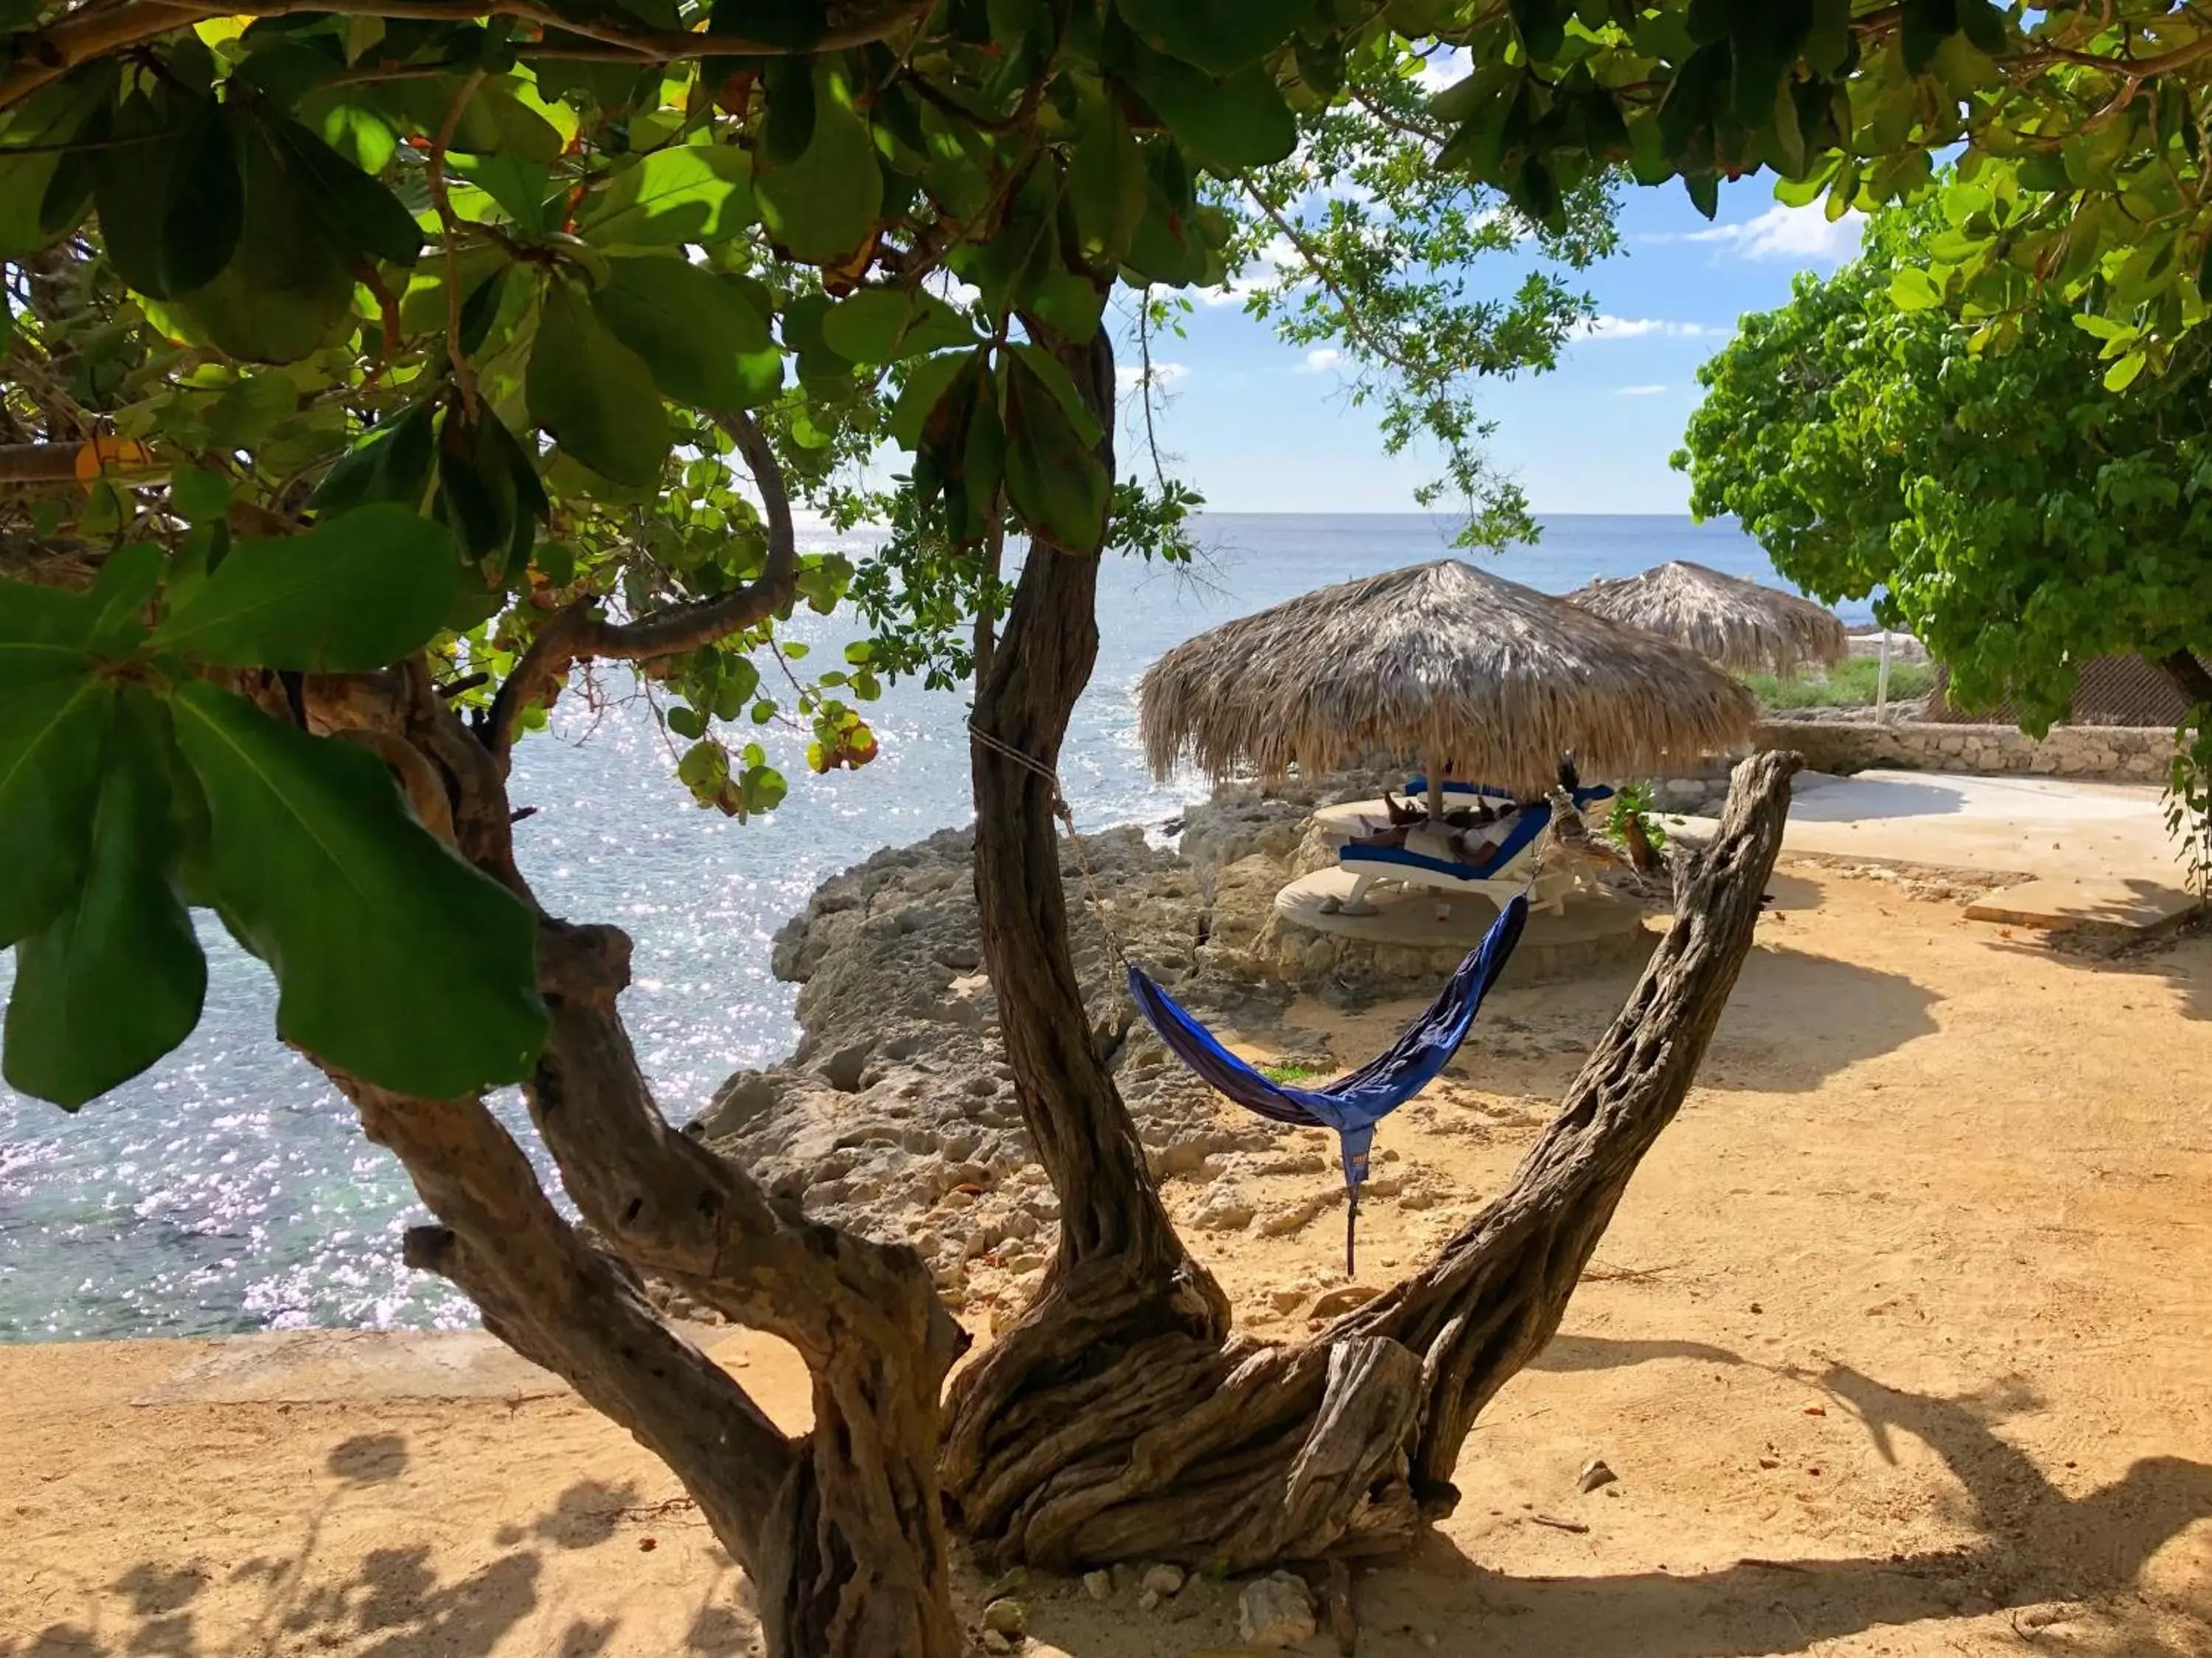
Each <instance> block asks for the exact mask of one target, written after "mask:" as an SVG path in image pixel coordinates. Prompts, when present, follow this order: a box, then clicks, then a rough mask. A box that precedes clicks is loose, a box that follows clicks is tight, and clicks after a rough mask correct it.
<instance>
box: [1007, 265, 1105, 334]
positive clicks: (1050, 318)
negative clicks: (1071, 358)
mask: <svg viewBox="0 0 2212 1658" xmlns="http://www.w3.org/2000/svg"><path fill="white" fill-rule="evenodd" d="M1022 308H1023V309H1024V310H1025V311H1027V312H1030V314H1033V315H1035V316H1036V317H1037V318H1038V319H1039V320H1042V322H1044V323H1045V324H1046V325H1047V326H1049V327H1051V328H1052V329H1054V331H1055V332H1059V333H1062V334H1065V335H1066V336H1067V338H1070V339H1072V340H1073V341H1075V342H1076V343H1077V344H1084V343H1085V342H1086V341H1088V340H1089V339H1090V338H1091V336H1092V335H1093V334H1096V333H1097V332H1098V323H1099V320H1100V319H1101V318H1102V317H1103V316H1104V315H1105V314H1106V290H1104V289H1103V288H1101V287H1100V286H1099V285H1098V284H1097V283H1095V282H1093V281H1092V280H1091V278H1090V277H1083V276H1078V275H1077V274H1076V273H1075V272H1074V271H1046V272H1044V273H1043V274H1042V275H1041V276H1039V277H1036V279H1035V280H1033V281H1032V282H1031V283H1030V291H1029V293H1028V295H1027V296H1025V297H1024V300H1023V302H1022Z"/></svg>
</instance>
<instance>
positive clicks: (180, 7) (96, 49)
mask: <svg viewBox="0 0 2212 1658" xmlns="http://www.w3.org/2000/svg"><path fill="white" fill-rule="evenodd" d="M932 3H933V0H829V5H828V6H827V7H826V8H825V12H826V15H825V17H824V19H823V29H822V32H821V33H820V34H818V35H817V36H816V37H815V38H814V39H812V40H809V41H807V42H806V43H805V44H804V45H799V46H793V45H791V44H788V43H786V42H783V41H780V40H763V39H760V38H758V37H756V36H749V35H745V34H737V33H734V32H728V33H722V34H705V33H696V32H692V31H690V30H682V29H657V28H652V27H647V26H646V25H645V24H643V23H641V22H640V21H638V20H637V19H636V18H635V16H633V15H630V14H629V13H627V12H624V11H622V10H621V9H619V8H617V7H613V6H609V7H607V8H606V9H604V10H602V11H599V12H597V13H596V14H594V13H592V12H589V11H586V12H585V13H584V15H578V16H569V15H565V14H564V13H563V12H562V10H561V9H559V8H558V7H556V6H553V5H549V4H543V3H539V0H450V3H449V0H128V3H125V4H123V5H119V6H109V7H100V6H97V5H86V6H82V7H80V8H79V9H77V10H76V11H74V12H71V13H70V14H69V15H67V16H65V17H63V18H61V19H60V20H59V21H57V22H55V23H53V24H52V25H51V26H49V27H46V28H45V29H42V30H40V31H39V32H37V33H35V34H19V35H17V36H15V40H14V43H13V44H14V46H15V63H14V64H13V65H12V66H11V67H9V69H8V70H7V71H6V72H5V73H4V74H0V110H5V109H9V108H13V107H15V105H16V104H19V103H21V101H23V100H24V99H26V98H27V97H29V96H30V95H31V94H33V93H34V92H36V91H37V90H38V89H39V88H40V87H43V86H45V85H46V84H48V83H49V82H52V81H55V80H58V79H59V78H60V77H61V76H64V75H66V74H67V73H69V71H70V70H72V69H75V68H76V67H77V65H79V64H88V63H91V62H93V61H94V60H95V59H97V58H112V57H116V56H118V55H119V54H121V53H123V52H128V51H130V50H131V48H133V47H134V46H145V45H147V44H148V43H149V42H150V41H154V40H160V39H161V37H162V36H163V35H165V34H174V33H175V32H176V31H178V30H179V29H186V28H190V27H192V26H193V25H194V24H196V23H200V22H204V21H207V20H208V19H210V18H214V17H285V16H289V15H293V14H295V13H298V12H321V13H331V12H335V13H339V14H345V15H362V16H368V17H404V18H411V19H416V20H420V21H425V22H435V23H472V22H475V21H477V20H479V19H481V18H485V17H513V18H517V19H519V20H520V21H523V22H525V23H530V24H534V25H536V26H537V27H540V28H546V29H555V30H558V31H560V32H561V33H562V34H572V35H576V36H580V37H581V38H582V39H584V40H592V41H595V42H598V43H599V44H600V45H602V46H610V47H613V48H616V49H617V50H619V51H623V52H629V53H634V54H635V57H636V58H637V61H639V62H640V63H668V62H672V61H674V60H676V59H678V58H704V57H709V56H716V55H720V54H721V53H725V52H730V53H738V54H743V55H745V56H765V57H781V56H784V55H787V54H788V53H791V52H835V51H840V50H842V49H843V48H845V47H847V46H866V45H867V44H869V43H870V42H871V41H875V40H883V39H884V37H886V36H887V35H891V34H896V33H897V32H898V31H899V30H900V29H902V28H903V27H906V26H907V25H908V24H909V23H913V22H915V21H919V20H920V19H921V17H922V16H923V15H926V14H927V12H928V11H929V10H930V9H931V5H932ZM580 10H583V9H582V8H580ZM523 52H524V55H525V56H527V55H528V52H529V48H528V46H524V47H523Z"/></svg>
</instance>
